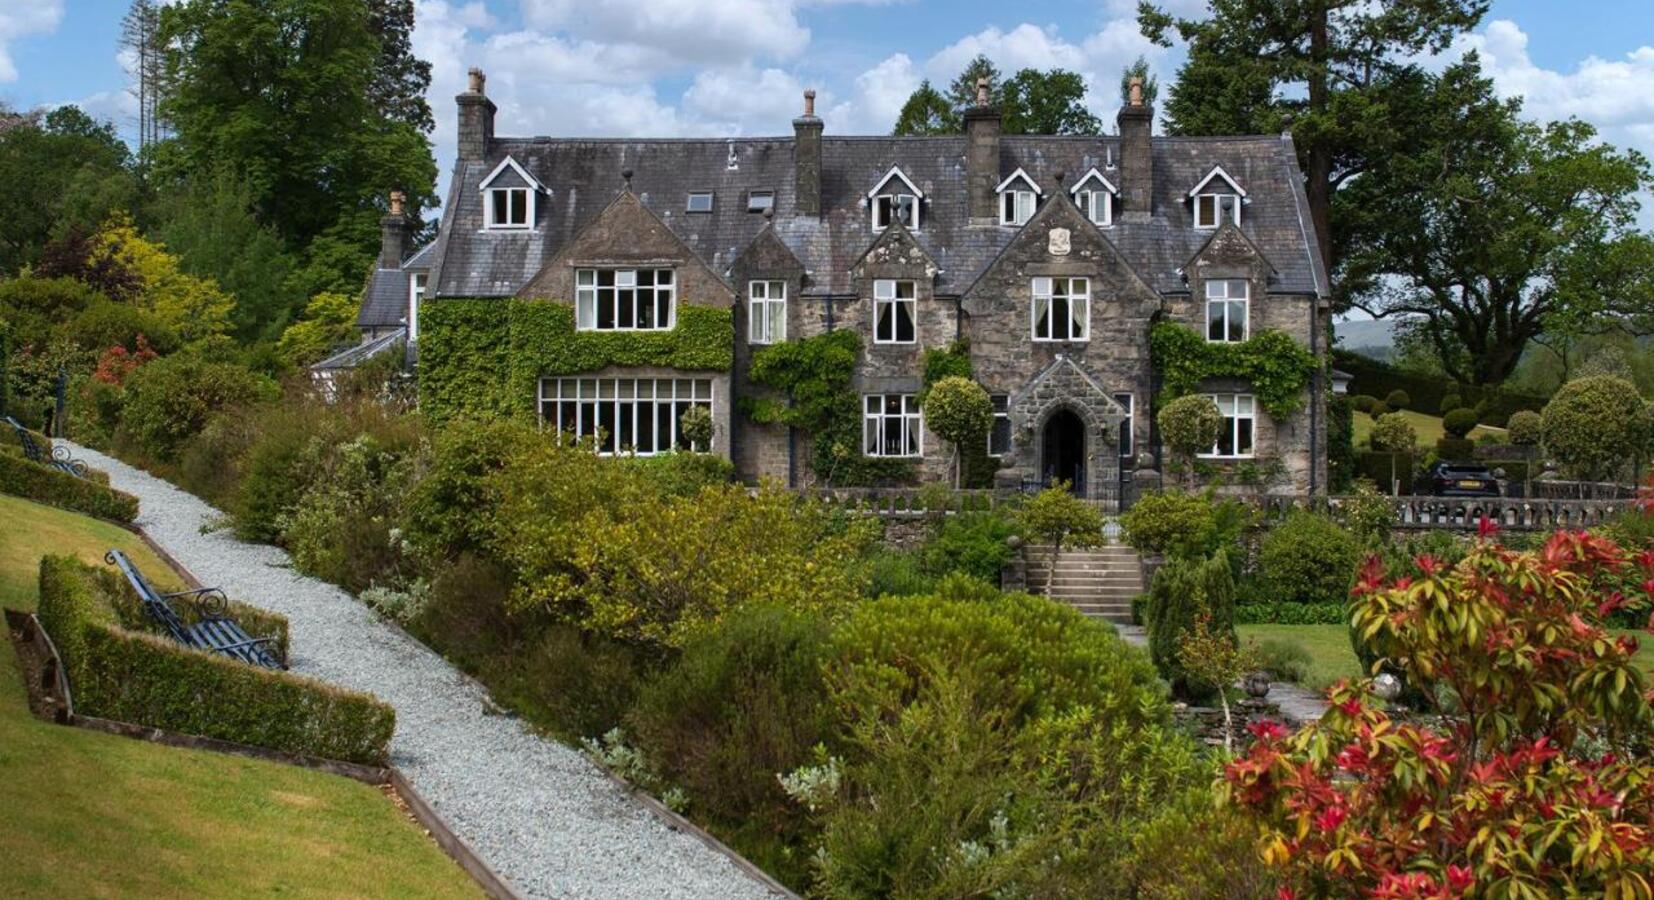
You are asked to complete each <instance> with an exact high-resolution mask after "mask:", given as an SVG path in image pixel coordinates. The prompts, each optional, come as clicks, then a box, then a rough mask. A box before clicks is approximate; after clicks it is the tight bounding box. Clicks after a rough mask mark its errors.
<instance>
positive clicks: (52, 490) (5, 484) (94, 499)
mask: <svg viewBox="0 0 1654 900" xmlns="http://www.w3.org/2000/svg"><path fill="white" fill-rule="evenodd" d="M0 494H9V495H11V496H14V497H21V498H23V499H24V500H32V501H34V502H35V503H43V504H45V505H47V506H55V507H58V508H59V509H67V510H69V511H71V512H77V513H84V514H86V515H89V516H93V517H95V518H99V519H104V520H106V521H112V522H115V523H117V524H121V525H126V524H129V523H131V522H132V520H133V519H136V518H138V498H137V497H134V496H132V495H131V494H128V493H126V492H125V491H118V490H116V489H114V488H112V487H109V486H107V485H104V484H100V483H99V482H97V481H96V480H94V479H92V478H90V477H88V478H76V477H75V476H73V475H70V474H68V473H65V472H59V471H57V470H55V469H52V468H49V467H47V466H43V465H40V464H39V463H34V462H30V461H29V460H26V459H24V458H23V457H21V456H16V455H13V454H12V453H10V452H0Z"/></svg>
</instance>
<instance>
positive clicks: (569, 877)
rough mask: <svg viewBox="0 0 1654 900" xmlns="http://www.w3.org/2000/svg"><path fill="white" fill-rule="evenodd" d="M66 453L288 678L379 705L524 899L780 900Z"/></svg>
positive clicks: (431, 655) (302, 587) (328, 602)
mask: <svg viewBox="0 0 1654 900" xmlns="http://www.w3.org/2000/svg"><path fill="white" fill-rule="evenodd" d="M75 449H76V450H77V451H79V452H81V453H83V454H84V456H85V458H86V459H87V462H88V463H89V464H90V465H92V466H94V467H97V468H102V469H103V470H104V471H106V472H107V473H108V474H109V475H110V477H111V481H112V483H113V484H115V485H116V486H118V487H119V488H120V489H122V490H125V491H127V492H128V493H132V494H134V495H136V496H137V497H138V498H139V500H140V509H139V516H138V520H137V522H136V523H135V524H137V525H138V526H140V527H141V528H142V529H143V531H144V532H146V534H147V536H148V537H149V538H150V539H152V540H153V541H154V542H155V543H156V544H159V545H160V546H161V547H162V548H163V549H164V550H165V551H166V552H167V554H168V555H169V556H171V557H172V558H173V559H174V560H175V561H177V562H178V563H180V564H181V565H182V566H184V567H185V568H186V569H187V570H188V571H189V572H191V573H193V576H194V577H195V578H196V579H197V580H198V581H201V582H204V583H211V584H216V585H218V586H219V587H222V588H224V589H225V591H226V592H227V593H229V594H230V595H231V596H232V597H235V598H236V599H239V600H241V601H242V602H249V603H253V604H255V605H257V606H260V607H263V608H266V609H269V610H271V611H273V612H277V613H280V614H282V615H285V616H286V617H287V618H288V621H289V628H290V632H291V634H292V636H293V640H292V645H293V646H292V651H291V656H292V659H291V664H292V666H293V670H294V671H296V672H298V673H300V674H304V675H309V676H312V677H316V678H320V679H322V680H324V681H328V682H331V683H333V684H338V685H340V686H343V687H347V688H351V689H354V690H360V691H366V692H368V693H371V694H374V695H376V696H378V697H379V698H381V699H382V700H384V701H386V702H387V703H390V704H391V706H393V707H394V708H395V709H396V711H397V728H396V734H395V736H394V737H393V738H392V742H391V757H392V762H393V763H394V764H395V765H396V767H397V768H398V769H399V770H400V771H401V772H402V774H403V775H404V776H405V777H406V779H407V780H408V782H409V783H410V784H412V785H414V786H416V787H417V789H418V791H419V793H420V795H421V796H422V797H423V798H424V799H425V800H426V801H427V802H428V803H429V805H430V806H431V808H432V809H433V810H435V811H437V812H439V813H440V814H441V816H442V818H443V819H445V820H446V821H447V822H448V823H449V825H450V827H451V829H452V831H453V832H454V834H455V835H457V836H461V837H463V838H464V839H465V840H466V841H468V842H469V843H470V844H471V845H472V847H473V848H474V849H475V850H476V851H477V853H478V855H479V856H480V857H481V858H483V859H486V860H488V861H489V863H490V864H491V865H492V866H493V868H494V869H495V870H496V871H498V872H499V874H500V875H501V876H502V877H504V878H506V879H509V880H510V882H511V883H512V884H513V885H515V886H516V888H517V889H518V890H519V891H521V892H522V893H523V895H524V896H528V897H569V898H583V897H592V898H597V897H601V898H627V897H638V898H651V900H653V898H663V900H680V898H681V900H692V898H702V897H718V898H731V900H746V898H770V897H775V896H777V895H778V894H780V895H781V896H786V895H785V894H781V893H780V892H779V891H777V890H776V889H775V888H774V887H772V886H771V885H772V884H773V882H768V883H767V882H766V880H761V879H760V877H758V875H756V874H755V871H754V869H753V868H749V867H751V863H750V862H747V861H745V860H740V862H737V860H738V859H739V857H738V856H736V855H735V854H734V853H733V851H729V850H728V849H727V848H723V847H722V845H721V844H717V843H716V841H715V839H712V840H710V841H709V840H708V839H709V838H710V836H709V835H708V836H706V838H701V837H699V836H697V835H696V834H695V833H693V832H692V831H690V830H688V829H685V828H683V827H681V825H680V824H679V822H681V820H678V821H676V822H675V821H674V820H673V818H672V817H670V816H662V815H661V814H660V813H659V811H658V810H657V809H655V808H654V807H653V806H652V805H651V804H648V803H646V802H644V801H643V800H642V799H641V798H640V797H636V796H634V794H633V792H632V791H630V790H627V789H626V788H624V787H622V786H620V785H618V784H616V783H615V782H614V781H612V780H611V779H610V778H609V776H608V774H607V773H605V772H604V771H603V770H602V769H601V768H600V767H599V766H597V765H596V764H595V763H594V762H592V761H591V760H590V759H588V758H587V757H586V756H585V755H583V754H582V753H580V752H579V751H578V750H575V749H574V748H571V747H568V746H565V745H563V744H559V743H556V742H554V741H551V740H548V739H546V738H544V737H542V736H541V735H539V734H536V733H534V732H533V731H532V730H530V729H529V727H528V726H527V725H526V723H524V722H522V721H521V720H519V719H517V718H516V717H507V716H499V715H496V714H493V712H491V711H490V709H489V707H490V701H489V699H488V694H487V691H486V690H485V689H484V688H482V687H481V686H480V685H478V684H477V683H476V682H475V681H474V680H473V679H471V678H470V677H469V676H467V675H465V674H464V673H462V672H459V671H458V670H457V669H455V668H454V667H453V666H452V665H451V664H449V663H448V662H447V661H446V660H444V659H442V658H441V657H440V656H439V655H437V654H436V653H435V652H434V651H432V650H431V649H430V648H428V647H426V646H425V645H424V644H422V643H420V642H418V641H416V640H414V639H413V638H412V637H410V636H408V635H407V634H406V633H405V632H403V631H402V630H401V629H399V628H396V627H394V626H393V624H392V623H388V622H386V621H384V620H383V619H381V618H380V617H379V616H378V615H377V614H375V613H373V612H372V611H371V610H369V609H368V608H367V607H366V606H365V605H363V604H362V603H361V602H359V601H358V600H357V599H356V598H355V597H352V596H351V595H350V594H348V593H347V592H345V591H344V590H342V589H340V588H338V587H336V586H334V585H331V584H326V583H324V582H321V581H319V580H317V579H314V578H309V577H307V576H303V575H300V574H299V573H297V572H295V571H294V570H293V569H292V564H291V561H290V559H289V558H288V556H287V554H286V553H285V552H284V551H282V550H281V549H280V548H276V547H271V546H268V545H261V544H248V543H243V542H241V541H238V540H236V539H235V538H234V537H233V536H231V535H230V534H228V533H227V532H225V531H223V530H222V529H217V530H214V529H213V528H212V527H211V526H213V525H215V524H216V523H218V522H219V521H220V520H221V519H222V514H221V513H219V512H218V511H217V510H215V509H213V508H212V507H211V506H209V505H208V504H206V503H205V502H204V501H202V500H200V499H199V498H197V497H195V496H193V495H191V494H188V493H187V492H184V491H182V490H180V489H179V488H177V487H175V486H173V485H171V484H169V483H167V482H165V481H164V480H162V479H160V478H157V477H156V476H154V475H152V474H150V473H148V472H144V471H143V470H141V469H137V468H135V467H132V466H129V465H127V464H126V463H123V462H121V461H120V460H116V459H113V458H111V457H109V456H107V455H105V454H102V453H99V452H97V451H94V450H89V449H86V448H82V447H76V448H75ZM203 526H207V527H206V528H203ZM743 864H744V865H743Z"/></svg>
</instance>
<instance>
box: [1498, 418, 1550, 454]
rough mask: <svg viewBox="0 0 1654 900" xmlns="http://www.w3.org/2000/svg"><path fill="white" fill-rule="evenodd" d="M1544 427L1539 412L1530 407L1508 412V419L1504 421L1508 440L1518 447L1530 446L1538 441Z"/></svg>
mask: <svg viewBox="0 0 1654 900" xmlns="http://www.w3.org/2000/svg"><path fill="white" fill-rule="evenodd" d="M1543 428H1544V420H1543V419H1541V418H1540V417H1539V413H1536V412H1534V411H1533V410H1531V409H1519V410H1517V411H1516V412H1513V413H1511V414H1510V421H1508V422H1506V423H1505V430H1506V432H1507V434H1508V436H1509V437H1510V442H1511V443H1512V444H1515V445H1516V446H1518V447H1532V446H1534V445H1536V444H1538V443H1539V437H1540V434H1541V433H1542V429H1543Z"/></svg>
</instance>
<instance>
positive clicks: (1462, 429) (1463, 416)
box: [1442, 406, 1476, 438]
mask: <svg viewBox="0 0 1654 900" xmlns="http://www.w3.org/2000/svg"><path fill="white" fill-rule="evenodd" d="M1475 428H1476V411H1475V410H1474V409H1465V408H1464V407H1462V406H1461V407H1459V408H1458V409H1455V410H1451V411H1449V412H1448V413H1447V415H1445V416H1442V430H1443V431H1446V432H1447V433H1448V434H1451V435H1452V436H1454V437H1456V438H1462V437H1464V436H1465V435H1468V434H1470V432H1471V431H1472V430H1474V429H1475Z"/></svg>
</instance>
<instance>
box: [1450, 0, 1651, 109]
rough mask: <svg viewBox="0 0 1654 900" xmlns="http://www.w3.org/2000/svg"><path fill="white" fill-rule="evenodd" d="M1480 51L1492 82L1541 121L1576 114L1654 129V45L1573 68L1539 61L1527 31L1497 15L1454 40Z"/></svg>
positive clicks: (1586, 61)
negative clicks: (1477, 29) (1531, 51)
mask: <svg viewBox="0 0 1654 900" xmlns="http://www.w3.org/2000/svg"><path fill="white" fill-rule="evenodd" d="M1455 49H1456V50H1458V51H1459V52H1460V53H1462V52H1464V51H1467V50H1472V49H1474V50H1476V51H1478V52H1479V53H1480V54H1481V57H1482V65H1483V68H1484V69H1485V70H1486V72H1487V74H1488V75H1489V76H1490V77H1492V78H1493V84H1494V87H1495V88H1496V89H1497V90H1498V92H1499V94H1500V95H1502V96H1505V97H1521V98H1522V108H1523V110H1524V111H1525V112H1527V114H1528V115H1530V116H1533V117H1535V118H1538V119H1541V120H1551V119H1563V118H1567V117H1569V116H1578V117H1579V118H1581V119H1584V120H1586V121H1588V122H1591V123H1592V124H1594V125H1596V126H1597V127H1598V128H1601V129H1603V130H1605V131H1607V130H1616V129H1623V130H1624V131H1625V132H1626V133H1627V134H1631V135H1646V134H1647V133H1648V131H1649V130H1650V129H1651V128H1654V46H1649V45H1644V46H1641V47H1638V48H1637V49H1636V50H1633V51H1631V52H1630V53H1627V54H1626V55H1625V57H1624V58H1623V59H1619V60H1605V59H1602V58H1600V57H1597V56H1594V55H1593V56H1588V57H1586V58H1585V59H1584V60H1582V61H1581V62H1580V63H1579V65H1577V66H1576V67H1575V68H1574V71H1572V72H1559V71H1556V70H1554V69H1546V68H1543V67H1541V66H1539V65H1536V64H1535V63H1534V61H1533V59H1532V58H1531V57H1530V56H1529V55H1528V35H1527V34H1526V33H1525V32H1523V31H1522V29H1521V28H1520V27H1518V26H1517V25H1516V23H1515V22H1512V21H1510V20H1508V19H1496V20H1494V21H1492V22H1489V23H1488V24H1487V27H1486V28H1484V29H1483V30H1482V31H1480V32H1477V33H1474V34H1470V35H1466V36H1465V37H1463V38H1461V39H1460V40H1459V41H1458V43H1457V44H1456V48H1455Z"/></svg>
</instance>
